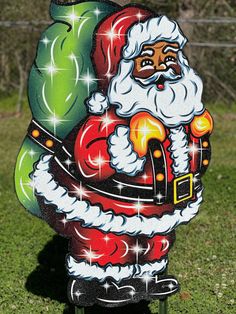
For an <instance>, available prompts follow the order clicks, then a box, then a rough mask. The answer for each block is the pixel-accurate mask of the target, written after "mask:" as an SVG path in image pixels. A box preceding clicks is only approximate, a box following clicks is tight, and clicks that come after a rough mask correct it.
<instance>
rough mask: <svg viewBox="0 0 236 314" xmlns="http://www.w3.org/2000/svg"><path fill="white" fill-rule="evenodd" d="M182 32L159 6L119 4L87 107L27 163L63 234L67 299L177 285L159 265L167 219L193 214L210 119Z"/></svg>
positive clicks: (129, 294)
mask: <svg viewBox="0 0 236 314" xmlns="http://www.w3.org/2000/svg"><path fill="white" fill-rule="evenodd" d="M186 42H187V39H186V38H185V37H184V35H183V33H182V32H181V30H180V28H179V26H178V24H177V23H176V22H174V21H172V20H170V19H168V18H167V17H166V16H156V15H154V14H153V13H152V12H150V11H148V10H144V9H142V8H138V7H135V6H127V7H125V8H122V9H120V10H118V11H117V12H116V13H113V14H112V15H110V16H109V17H107V18H106V19H105V20H103V21H102V22H101V23H100V25H99V26H98V28H97V29H96V32H95V34H94V50H93V51H92V55H91V58H92V60H93V64H94V68H95V71H96V75H97V77H96V80H97V82H98V86H99V89H98V90H97V91H95V92H93V93H91V95H90V97H89V98H88V99H87V100H86V103H85V105H86V107H87V111H88V116H87V118H86V119H85V120H83V121H82V122H80V123H79V125H78V126H77V127H76V128H75V129H74V130H73V132H72V133H71V134H70V135H69V136H68V137H67V139H66V140H65V141H64V142H63V145H61V146H60V147H58V148H57V149H56V150H55V154H46V155H44V156H43V157H42V158H41V160H40V161H39V163H38V164H37V165H36V169H35V172H34V174H33V176H34V181H35V191H36V194H37V197H38V200H39V202H40V205H41V208H42V210H43V214H44V217H45V219H46V220H47V221H48V222H49V224H50V225H51V226H53V228H54V229H55V230H56V231H57V232H58V233H60V234H62V235H64V236H66V237H68V238H70V254H68V256H67V269H68V273H69V275H70V276H71V280H70V286H69V298H70V300H71V302H73V303H75V304H79V305H81V306H88V305H92V304H94V303H98V304H100V305H103V306H117V305H118V306H120V305H124V304H127V303H131V302H138V301H140V300H141V299H146V300H151V299H157V298H158V299H160V298H164V297H166V296H169V295H171V294H172V293H175V292H176V291H178V289H179V285H178V282H177V280H176V279H175V278H174V277H172V276H164V275H163V274H164V273H165V269H166V267H167V264H168V258H167V255H168V252H169V250H170V248H171V246H172V244H173V242H174V239H175V233H174V232H175V231H174V230H175V228H176V227H177V226H179V225H181V224H186V223H188V222H189V221H190V220H191V219H192V218H194V217H195V216H196V214H197V213H198V211H199V206H200V204H201V202H202V192H203V187H202V184H201V176H202V174H203V173H204V172H205V170H206V169H207V167H208V164H209V160H210V143H209V135H210V133H211V131H212V128H213V122H212V118H211V116H210V114H209V112H208V111H207V110H206V109H205V108H204V105H203V103H202V100H201V97H202V81H201V79H200V78H199V76H198V75H197V74H196V73H195V71H194V70H193V69H192V68H191V67H190V66H189V64H188V61H187V59H186V57H185V56H184V54H183V48H184V46H185V44H186Z"/></svg>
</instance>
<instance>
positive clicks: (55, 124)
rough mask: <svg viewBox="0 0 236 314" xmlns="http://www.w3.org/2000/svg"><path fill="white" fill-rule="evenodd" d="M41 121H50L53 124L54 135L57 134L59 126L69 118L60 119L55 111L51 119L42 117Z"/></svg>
mask: <svg viewBox="0 0 236 314" xmlns="http://www.w3.org/2000/svg"><path fill="white" fill-rule="evenodd" d="M40 121H45V122H49V123H50V124H51V125H53V134H54V136H57V126H58V125H59V124H61V123H63V122H68V121H69V120H64V119H59V118H58V117H57V116H56V115H55V113H54V114H53V115H52V116H51V117H49V119H41V120H40Z"/></svg>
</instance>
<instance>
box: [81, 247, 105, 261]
mask: <svg viewBox="0 0 236 314" xmlns="http://www.w3.org/2000/svg"><path fill="white" fill-rule="evenodd" d="M83 252H84V254H83V255H80V256H82V257H84V258H85V259H86V260H87V261H88V262H89V265H90V266H91V265H92V262H93V261H94V260H97V259H99V258H101V257H102V256H103V255H104V254H100V255H98V254H96V253H95V252H94V251H92V248H91V246H90V247H89V251H88V250H85V249H84V250H83Z"/></svg>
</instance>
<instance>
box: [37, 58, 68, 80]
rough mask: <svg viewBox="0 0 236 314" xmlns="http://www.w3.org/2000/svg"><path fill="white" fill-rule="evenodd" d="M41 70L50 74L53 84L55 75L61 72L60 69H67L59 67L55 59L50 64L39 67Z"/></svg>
mask: <svg viewBox="0 0 236 314" xmlns="http://www.w3.org/2000/svg"><path fill="white" fill-rule="evenodd" d="M38 69H39V70H40V71H45V72H46V73H47V74H48V75H50V78H51V84H53V77H54V76H55V75H56V74H57V73H58V72H59V71H65V70H66V69H61V68H58V67H57V66H56V65H55V63H54V62H53V60H51V61H50V63H49V64H47V65H46V66H45V67H43V68H38Z"/></svg>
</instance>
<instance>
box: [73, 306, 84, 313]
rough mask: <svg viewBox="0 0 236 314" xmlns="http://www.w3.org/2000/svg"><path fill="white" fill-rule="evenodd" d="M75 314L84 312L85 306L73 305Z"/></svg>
mask: <svg viewBox="0 0 236 314" xmlns="http://www.w3.org/2000/svg"><path fill="white" fill-rule="evenodd" d="M75 314H85V308H84V307H77V306H76V307H75Z"/></svg>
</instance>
